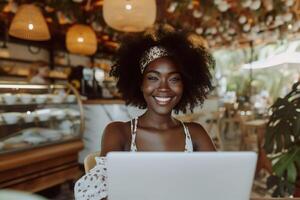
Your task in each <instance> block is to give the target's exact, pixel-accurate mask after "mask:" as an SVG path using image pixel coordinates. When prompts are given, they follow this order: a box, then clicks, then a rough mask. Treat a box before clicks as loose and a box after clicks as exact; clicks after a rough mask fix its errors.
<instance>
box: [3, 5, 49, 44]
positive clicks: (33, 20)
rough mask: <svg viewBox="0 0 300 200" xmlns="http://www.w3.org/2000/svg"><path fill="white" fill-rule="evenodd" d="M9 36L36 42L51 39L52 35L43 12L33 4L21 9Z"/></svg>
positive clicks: (23, 6) (13, 22)
mask: <svg viewBox="0 0 300 200" xmlns="http://www.w3.org/2000/svg"><path fill="white" fill-rule="evenodd" d="M8 33H9V35H11V36H14V37H16V38H21V39H25V40H34V41H44V40H49V39H50V37H51V36H50V33H49V29H48V26H47V23H46V21H45V18H44V16H43V14H42V12H41V10H40V9H39V8H38V7H36V6H35V5H33V4H24V5H22V6H20V7H19V9H18V11H17V13H16V15H15V17H14V18H13V20H12V22H11V24H10V27H9V32H8Z"/></svg>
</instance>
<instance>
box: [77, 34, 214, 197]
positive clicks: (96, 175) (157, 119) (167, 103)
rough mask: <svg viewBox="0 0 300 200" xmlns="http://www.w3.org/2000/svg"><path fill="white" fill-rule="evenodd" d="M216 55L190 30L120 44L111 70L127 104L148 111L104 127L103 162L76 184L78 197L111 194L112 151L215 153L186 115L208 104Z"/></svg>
mask: <svg viewBox="0 0 300 200" xmlns="http://www.w3.org/2000/svg"><path fill="white" fill-rule="evenodd" d="M213 64H214V62H213V59H212V57H211V55H210V54H209V53H208V52H207V51H206V50H205V49H204V48H202V47H199V46H198V47H197V46H195V45H193V44H192V43H191V42H190V41H189V40H188V36H187V34H185V33H164V34H161V35H160V36H159V37H153V36H150V35H149V36H141V37H135V38H133V39H129V40H127V41H126V42H124V43H123V45H122V46H121V47H120V49H119V51H118V54H117V60H116V63H115V65H114V66H113V69H112V71H111V74H112V75H113V76H114V77H116V78H117V87H118V89H119V91H120V92H121V94H122V96H123V98H124V99H125V101H126V103H127V104H129V105H133V106H137V107H139V108H145V109H146V112H145V113H144V114H143V115H141V116H139V117H137V118H135V119H133V120H131V121H129V122H112V123H110V124H109V125H107V127H106V128H105V130H104V134H103V138H102V144H101V157H98V158H96V161H97V165H96V166H95V167H94V168H93V169H92V170H91V171H90V172H89V173H88V174H86V175H85V176H84V177H82V178H81V179H80V180H79V181H78V182H77V183H76V185H75V198H76V199H97V200H99V199H102V198H105V197H106V196H107V186H106V182H105V180H106V168H105V156H106V154H107V153H108V152H111V151H182V152H193V151H215V146H214V144H213V143H212V141H211V139H210V137H209V136H208V134H207V133H206V131H205V130H204V129H203V127H202V126H201V125H200V124H197V123H183V122H181V121H179V120H177V119H175V118H174V117H173V116H172V111H174V112H175V113H178V112H179V111H181V112H183V113H185V112H186V111H187V109H190V110H191V111H192V110H193V108H194V107H195V106H196V105H198V104H202V103H203V101H204V99H205V98H206V95H207V94H208V92H209V91H210V90H211V88H212V84H211V75H210V72H209V68H210V67H211V66H212V65H213Z"/></svg>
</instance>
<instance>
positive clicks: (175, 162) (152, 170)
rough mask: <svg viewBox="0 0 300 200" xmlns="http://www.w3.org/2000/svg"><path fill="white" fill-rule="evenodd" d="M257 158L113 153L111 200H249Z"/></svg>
mask: <svg viewBox="0 0 300 200" xmlns="http://www.w3.org/2000/svg"><path fill="white" fill-rule="evenodd" d="M256 160H257V155H256V153H255V152H199V153H198V152H197V153H196V152H195V153H184V152H180V153H179V152H178V153H177V152H176V153H174V152H151V153H148V152H136V153H132V152H112V153H109V154H108V156H107V173H108V174H107V176H108V200H198V199H201V200H202V199H203V200H249V199H250V192H251V187H252V182H253V179H254V172H255V167H256Z"/></svg>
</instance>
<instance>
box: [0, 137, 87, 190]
mask: <svg viewBox="0 0 300 200" xmlns="http://www.w3.org/2000/svg"><path fill="white" fill-rule="evenodd" d="M82 148H83V143H82V141H81V140H79V139H78V140H73V141H70V142H65V143H61V144H56V145H51V146H45V147H41V148H35V149H31V150H27V151H21V152H17V153H10V154H4V155H0V160H1V162H0V188H10V189H15V190H23V191H28V192H37V191H41V190H43V189H46V188H49V187H52V186H55V185H58V184H61V183H64V182H66V181H75V180H77V179H78V178H79V177H80V176H81V171H80V170H79V165H78V161H77V160H78V152H79V151H80V150H81V149H82Z"/></svg>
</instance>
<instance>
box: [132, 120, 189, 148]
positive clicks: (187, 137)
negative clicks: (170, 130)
mask: <svg viewBox="0 0 300 200" xmlns="http://www.w3.org/2000/svg"><path fill="white" fill-rule="evenodd" d="M180 122H181V124H182V126H183V130H184V134H185V149H184V152H193V142H192V138H191V135H190V132H189V129H188V127H187V126H186V125H185V124H184V123H183V122H182V121H180ZM137 123H138V118H137V117H136V118H134V119H133V120H131V123H130V128H131V145H130V151H133V152H136V151H137V147H136V142H135V141H136V132H137V131H136V130H137Z"/></svg>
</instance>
